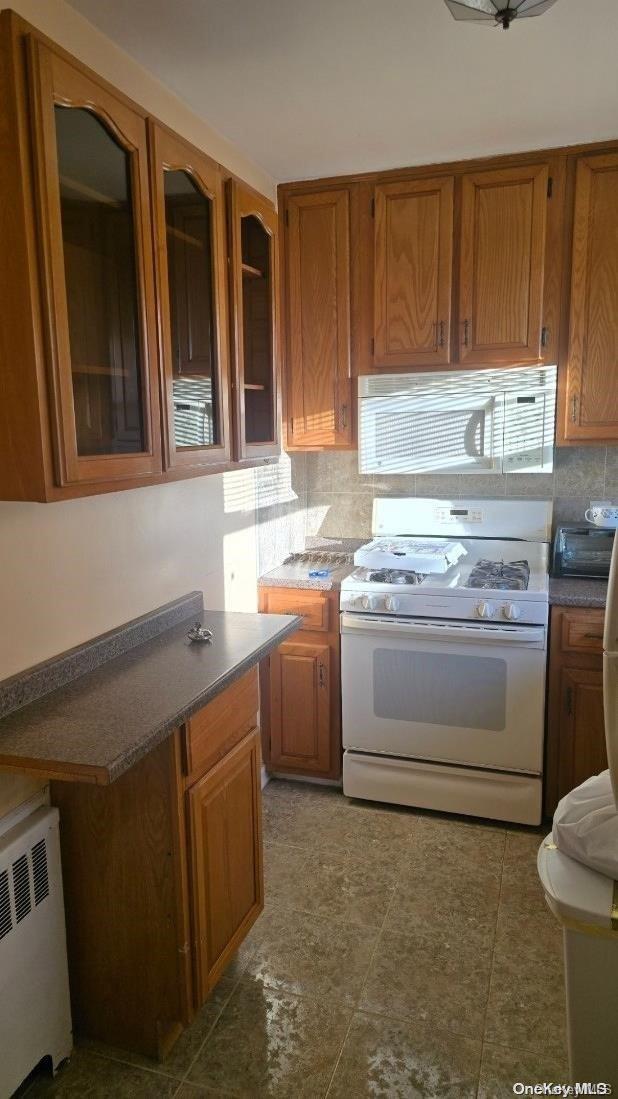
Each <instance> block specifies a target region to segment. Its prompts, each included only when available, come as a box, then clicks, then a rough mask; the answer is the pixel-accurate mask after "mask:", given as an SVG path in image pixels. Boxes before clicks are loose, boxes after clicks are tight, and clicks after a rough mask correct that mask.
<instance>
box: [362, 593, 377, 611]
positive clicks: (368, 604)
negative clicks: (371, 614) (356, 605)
mask: <svg viewBox="0 0 618 1099" xmlns="http://www.w3.org/2000/svg"><path fill="white" fill-rule="evenodd" d="M361 607H362V608H363V610H364V611H372V610H373V609H374V607H375V599H374V598H373V596H372V595H363V596H361Z"/></svg>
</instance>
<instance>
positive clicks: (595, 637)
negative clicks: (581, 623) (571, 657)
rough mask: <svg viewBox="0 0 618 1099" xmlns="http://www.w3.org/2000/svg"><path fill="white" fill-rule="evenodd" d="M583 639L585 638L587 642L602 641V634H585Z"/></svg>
mask: <svg viewBox="0 0 618 1099" xmlns="http://www.w3.org/2000/svg"><path fill="white" fill-rule="evenodd" d="M584 637H585V638H587V639H588V641H602V640H603V634H602V633H585V634H584Z"/></svg>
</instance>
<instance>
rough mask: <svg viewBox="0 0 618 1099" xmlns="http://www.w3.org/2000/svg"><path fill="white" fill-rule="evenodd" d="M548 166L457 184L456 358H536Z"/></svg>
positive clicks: (471, 176) (477, 175)
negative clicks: (459, 203)
mask: <svg viewBox="0 0 618 1099" xmlns="http://www.w3.org/2000/svg"><path fill="white" fill-rule="evenodd" d="M547 181H548V168H547V165H545V164H541V165H532V166H531V167H523V168H501V169H497V170H495V171H488V172H470V173H468V174H466V175H464V177H463V180H462V213H461V220H462V225H461V271H460V307H459V321H460V334H459V357H460V360H461V361H462V362H469V363H470V364H475V363H498V364H499V363H509V364H511V363H512V364H515V363H526V362H537V361H539V360H540V359H541V357H542V356H541V325H542V308H543V284H544V264H545V223H546V207H547Z"/></svg>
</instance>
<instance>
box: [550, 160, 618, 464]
mask: <svg viewBox="0 0 618 1099" xmlns="http://www.w3.org/2000/svg"><path fill="white" fill-rule="evenodd" d="M565 382H566V384H565V387H564V400H563V402H562V415H561V417H560V421H561V422H560V427H561V428H562V437H563V439H564V440H567V441H573V442H576V441H577V440H579V439H581V440H591V441H593V440H597V439H598V440H599V441H603V440H607V441H615V440H617V439H618V153H611V154H609V155H605V156H586V157H582V158H581V159H580V160H579V161H578V164H577V176H576V184H575V214H574V222H573V256H572V269H571V307H570V323H569V346H568V357H567V368H566V379H565Z"/></svg>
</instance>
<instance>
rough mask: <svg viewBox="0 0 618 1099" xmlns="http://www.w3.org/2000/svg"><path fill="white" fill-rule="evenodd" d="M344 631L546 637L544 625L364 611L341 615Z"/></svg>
mask: <svg viewBox="0 0 618 1099" xmlns="http://www.w3.org/2000/svg"><path fill="white" fill-rule="evenodd" d="M341 632H342V633H365V634H391V635H396V636H397V637H404V636H405V637H406V638H410V639H412V638H419V639H423V640H425V641H460V642H462V643H463V644H465V643H470V644H476V645H479V644H490V645H495V644H497V643H498V642H501V643H502V642H503V643H506V644H508V645H514V644H519V645H539V644H542V643H543V641H544V640H545V627H544V626H498V625H489V624H488V625H485V624H481V623H479V624H478V625H477V623H470V622H462V624H461V625H459V624H455V623H453V622H445V623H444V624H442V622H440V621H435V620H431V621H427V622H419V621H418V620H414V621H406V622H402V621H401V619H399V620H397V619H392V618H378V617H374V616H370V615H362V614H346V613H345V612H344V613H343V614H342V615H341Z"/></svg>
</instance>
